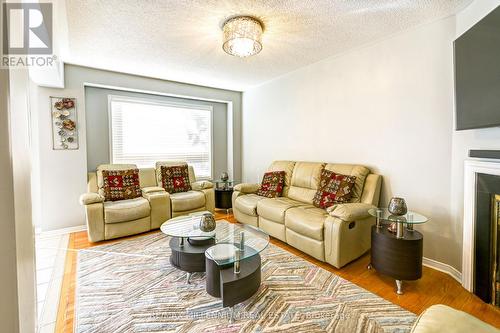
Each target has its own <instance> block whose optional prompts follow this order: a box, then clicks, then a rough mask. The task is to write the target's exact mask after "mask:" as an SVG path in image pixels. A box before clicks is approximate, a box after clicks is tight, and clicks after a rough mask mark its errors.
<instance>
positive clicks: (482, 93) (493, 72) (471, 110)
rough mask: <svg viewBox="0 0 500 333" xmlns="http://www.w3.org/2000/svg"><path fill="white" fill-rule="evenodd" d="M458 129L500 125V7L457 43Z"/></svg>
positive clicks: (456, 100) (456, 41)
mask: <svg viewBox="0 0 500 333" xmlns="http://www.w3.org/2000/svg"><path fill="white" fill-rule="evenodd" d="M454 50H455V51H454V52H455V106H456V129H457V130H465V129H472V128H484V127H495V126H500V6H499V7H497V8H496V9H495V10H493V11H492V12H491V13H490V14H488V16H486V17H485V18H483V19H482V20H481V21H480V22H478V23H477V24H476V25H474V26H473V27H472V28H471V29H469V30H468V31H467V32H465V33H464V34H463V35H462V36H460V37H459V38H458V39H457V40H455V43H454Z"/></svg>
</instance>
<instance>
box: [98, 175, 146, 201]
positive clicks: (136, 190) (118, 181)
mask: <svg viewBox="0 0 500 333" xmlns="http://www.w3.org/2000/svg"><path fill="white" fill-rule="evenodd" d="M102 178H103V182H104V183H103V187H102V190H103V192H104V198H105V200H106V201H118V200H128V199H134V198H138V197H140V196H141V195H142V192H141V186H140V185H139V169H128V170H103V171H102Z"/></svg>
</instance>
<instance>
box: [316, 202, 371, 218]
mask: <svg viewBox="0 0 500 333" xmlns="http://www.w3.org/2000/svg"><path fill="white" fill-rule="evenodd" d="M371 208H377V207H375V206H374V205H370V204H366V203H345V204H336V205H333V206H331V207H328V208H327V210H326V211H327V212H328V214H329V215H330V216H332V217H337V218H339V219H341V220H343V221H346V222H351V221H357V220H363V219H366V218H367V217H370V216H371V215H370V214H369V213H368V210H369V209H371Z"/></svg>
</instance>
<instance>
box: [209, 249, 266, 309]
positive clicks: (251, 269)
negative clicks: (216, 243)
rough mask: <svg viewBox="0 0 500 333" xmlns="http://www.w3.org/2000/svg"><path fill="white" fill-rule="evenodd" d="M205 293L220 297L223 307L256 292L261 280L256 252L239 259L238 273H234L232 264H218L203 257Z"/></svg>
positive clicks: (234, 303) (259, 264)
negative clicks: (248, 256)
mask: <svg viewBox="0 0 500 333" xmlns="http://www.w3.org/2000/svg"><path fill="white" fill-rule="evenodd" d="M205 264H206V269H207V271H206V279H207V281H206V283H207V284H206V290H207V293H208V294H210V295H212V296H214V297H218V298H222V306H223V307H231V308H232V307H233V306H234V305H236V304H238V303H241V302H243V301H245V300H247V299H248V298H250V297H251V296H252V295H253V294H255V293H256V292H257V290H258V289H259V287H260V282H261V270H260V268H261V258H260V255H259V254H256V255H254V256H252V257H250V258H246V259H243V260H241V261H240V273H239V274H235V273H234V265H233V264H230V265H227V266H219V265H217V264H216V263H215V261H213V260H212V259H209V258H205Z"/></svg>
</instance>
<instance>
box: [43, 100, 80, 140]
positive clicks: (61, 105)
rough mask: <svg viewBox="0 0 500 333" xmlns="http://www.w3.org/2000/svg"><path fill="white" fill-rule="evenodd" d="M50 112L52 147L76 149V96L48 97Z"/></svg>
mask: <svg viewBox="0 0 500 333" xmlns="http://www.w3.org/2000/svg"><path fill="white" fill-rule="evenodd" d="M50 105H51V112H52V148H53V149H54V150H76V149H78V122H77V114H76V98H66V97H50Z"/></svg>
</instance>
